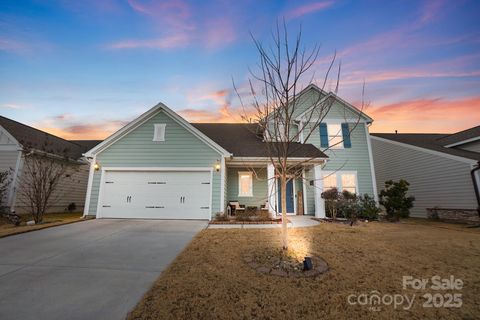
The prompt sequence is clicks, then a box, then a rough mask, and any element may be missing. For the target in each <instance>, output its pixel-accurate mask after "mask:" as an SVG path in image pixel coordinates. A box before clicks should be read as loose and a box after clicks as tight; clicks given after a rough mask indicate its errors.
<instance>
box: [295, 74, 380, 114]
mask: <svg viewBox="0 0 480 320" xmlns="http://www.w3.org/2000/svg"><path fill="white" fill-rule="evenodd" d="M309 90H315V91H317V92H319V93H320V94H322V95H324V97H323V98H322V99H321V100H320V101H323V100H326V99H328V98H329V97H333V98H334V99H335V100H337V101H339V102H340V103H341V104H343V105H344V106H345V107H346V108H347V109H350V111H352V112H354V113H356V114H358V115H359V116H360V117H363V118H364V119H365V120H366V121H367V123H372V122H373V119H372V118H371V117H370V116H368V115H367V114H366V113H365V112H363V111H362V110H360V109H358V108H357V107H355V106H354V105H352V104H350V103H348V102H347V101H345V100H343V99H342V98H340V97H339V96H338V95H336V94H335V93H333V92H326V91H325V90H323V89H321V88H319V87H318V86H317V85H315V84H313V83H312V84H309V85H308V86H307V87H306V88H305V89H303V90H302V91H300V93H299V94H298V97H300V96H301V95H303V94H305V93H307V92H308V91H309ZM298 97H297V99H298ZM313 107H314V106H311V107H309V108H307V109H306V110H305V111H304V112H302V113H301V114H299V115H298V116H297V117H296V120H300V119H301V118H302V117H303V115H304V114H305V113H307V112H309V111H310V110H311V109H312V108H313Z"/></svg>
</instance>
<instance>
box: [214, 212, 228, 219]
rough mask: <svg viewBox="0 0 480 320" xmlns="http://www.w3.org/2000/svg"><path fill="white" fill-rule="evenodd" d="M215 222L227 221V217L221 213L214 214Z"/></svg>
mask: <svg viewBox="0 0 480 320" xmlns="http://www.w3.org/2000/svg"><path fill="white" fill-rule="evenodd" d="M215 220H217V221H228V216H227V215H226V214H225V213H223V212H217V213H215Z"/></svg>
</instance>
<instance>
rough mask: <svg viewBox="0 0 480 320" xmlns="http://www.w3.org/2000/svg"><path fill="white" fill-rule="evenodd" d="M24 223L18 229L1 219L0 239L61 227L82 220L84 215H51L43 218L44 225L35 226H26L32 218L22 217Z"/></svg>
mask: <svg viewBox="0 0 480 320" xmlns="http://www.w3.org/2000/svg"><path fill="white" fill-rule="evenodd" d="M22 220H23V221H22V223H21V224H20V225H19V226H18V227H16V226H15V225H13V224H11V223H10V222H8V221H7V220H6V219H4V218H2V219H0V238H3V237H7V236H11V235H14V234H19V233H24V232H29V231H34V230H40V229H45V228H50V227H54V226H59V225H62V224H67V223H72V222H76V221H80V220H82V213H49V214H45V215H44V217H43V223H42V224H37V225H33V226H27V225H25V222H26V221H27V220H31V216H26V215H25V216H22Z"/></svg>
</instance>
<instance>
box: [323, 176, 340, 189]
mask: <svg viewBox="0 0 480 320" xmlns="http://www.w3.org/2000/svg"><path fill="white" fill-rule="evenodd" d="M336 187H337V175H336V174H334V173H332V174H328V175H327V174H325V175H324V176H323V189H324V190H328V189H332V188H336Z"/></svg>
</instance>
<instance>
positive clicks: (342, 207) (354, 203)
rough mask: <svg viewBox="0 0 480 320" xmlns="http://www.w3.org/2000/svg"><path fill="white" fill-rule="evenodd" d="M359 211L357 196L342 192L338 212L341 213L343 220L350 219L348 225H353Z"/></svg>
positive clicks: (345, 191)
mask: <svg viewBox="0 0 480 320" xmlns="http://www.w3.org/2000/svg"><path fill="white" fill-rule="evenodd" d="M360 211H361V207H360V203H359V199H358V196H357V195H356V194H355V193H352V192H349V191H347V190H343V191H342V193H341V194H340V198H339V203H338V212H341V213H342V215H343V216H344V217H345V218H347V219H350V220H351V223H350V225H353V223H354V222H355V221H356V220H357V218H358V215H359V214H360Z"/></svg>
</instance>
